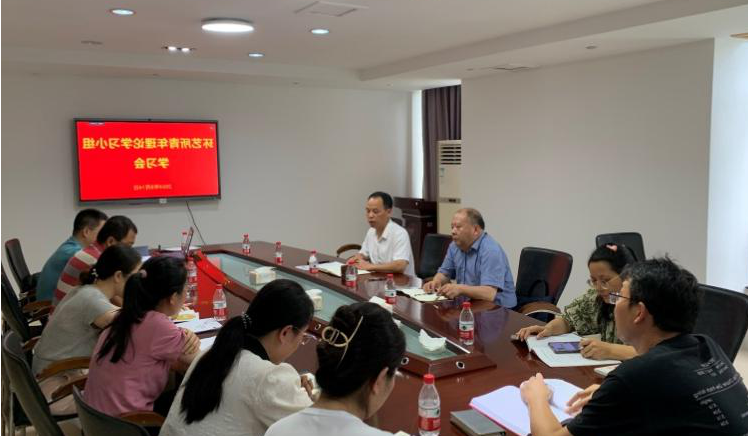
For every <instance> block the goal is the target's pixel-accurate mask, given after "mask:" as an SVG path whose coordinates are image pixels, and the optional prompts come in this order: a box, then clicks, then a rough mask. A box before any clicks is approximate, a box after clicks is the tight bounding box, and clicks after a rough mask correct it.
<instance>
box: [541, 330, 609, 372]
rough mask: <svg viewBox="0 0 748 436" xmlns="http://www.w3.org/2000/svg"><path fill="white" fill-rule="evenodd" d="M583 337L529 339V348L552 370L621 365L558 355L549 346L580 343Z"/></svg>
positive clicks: (569, 334)
mask: <svg viewBox="0 0 748 436" xmlns="http://www.w3.org/2000/svg"><path fill="white" fill-rule="evenodd" d="M580 340H582V337H581V336H579V335H577V334H576V333H566V334H565V335H557V336H549V337H546V338H542V339H538V338H537V337H536V336H530V337H528V338H527V348H529V349H530V351H532V352H534V353H535V355H536V356H538V358H539V359H540V360H542V361H543V363H545V364H546V365H548V366H550V367H551V368H560V367H566V366H603V365H612V364H615V363H621V361H620V360H593V359H587V358H586V357H582V354H581V353H568V354H558V353H554V352H553V350H551V347H549V346H548V343H549V342H579V341H580Z"/></svg>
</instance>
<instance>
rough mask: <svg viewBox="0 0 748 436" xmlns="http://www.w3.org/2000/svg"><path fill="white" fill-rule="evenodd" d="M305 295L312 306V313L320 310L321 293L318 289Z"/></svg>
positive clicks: (311, 290)
mask: <svg viewBox="0 0 748 436" xmlns="http://www.w3.org/2000/svg"><path fill="white" fill-rule="evenodd" d="M306 294H307V295H308V296H309V298H310V299H311V300H312V303H313V304H314V311H315V312H317V311H320V310H322V291H320V290H319V289H310V290H308V291H306Z"/></svg>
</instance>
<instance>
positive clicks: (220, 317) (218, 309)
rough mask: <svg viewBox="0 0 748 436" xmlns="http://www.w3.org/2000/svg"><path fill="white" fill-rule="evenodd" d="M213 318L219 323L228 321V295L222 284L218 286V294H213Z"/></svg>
mask: <svg viewBox="0 0 748 436" xmlns="http://www.w3.org/2000/svg"><path fill="white" fill-rule="evenodd" d="M213 318H215V319H216V321H218V322H224V321H226V295H225V294H224V293H223V285H222V284H220V283H219V284H217V285H216V292H215V293H214V294H213Z"/></svg>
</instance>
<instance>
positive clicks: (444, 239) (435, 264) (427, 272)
mask: <svg viewBox="0 0 748 436" xmlns="http://www.w3.org/2000/svg"><path fill="white" fill-rule="evenodd" d="M451 242H452V236H450V235H442V234H439V233H429V234H427V235H426V237H425V238H424V240H423V251H421V262H420V265H418V271H417V275H418V277H420V278H422V279H423V280H424V281H427V280H429V279H431V278H433V277H434V276H435V275H436V273H437V272H438V271H439V267H440V266H441V265H442V262H444V257H445V256H446V255H447V249H448V248H449V244H450V243H451Z"/></svg>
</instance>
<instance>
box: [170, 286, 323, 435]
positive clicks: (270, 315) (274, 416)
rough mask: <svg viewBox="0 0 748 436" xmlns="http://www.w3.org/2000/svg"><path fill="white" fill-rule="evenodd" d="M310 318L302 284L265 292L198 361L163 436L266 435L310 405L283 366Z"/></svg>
mask: <svg viewBox="0 0 748 436" xmlns="http://www.w3.org/2000/svg"><path fill="white" fill-rule="evenodd" d="M313 312H314V307H313V305H312V302H311V300H310V299H309V297H308V296H307V294H306V292H304V289H303V288H302V287H301V286H300V285H299V284H298V283H296V282H294V281H291V280H284V279H279V280H274V281H272V282H270V283H268V284H267V285H265V286H264V287H263V288H262V290H260V292H258V293H257V295H256V296H255V298H254V299H253V300H252V303H251V304H250V305H249V308H247V311H246V312H245V313H244V314H243V315H242V316H237V317H234V318H231V319H230V320H229V321H228V322H227V323H226V324H225V325H224V326H223V328H222V329H221V330H220V331H219V332H218V336H217V337H216V340H215V342H214V343H213V346H212V347H211V348H210V349H208V351H206V352H205V353H204V354H203V355H202V356H201V357H199V358H198V359H195V362H193V364H192V366H191V367H190V369H189V370H188V372H187V375H186V376H185V379H184V382H183V383H182V386H181V387H180V388H179V392H178V393H177V396H176V398H175V399H174V403H173V404H172V406H171V410H169V415H168V416H167V418H166V422H165V423H164V425H163V427H162V428H161V433H160V434H161V436H187V435H190V436H208V435H220V436H233V435H261V434H264V433H265V430H267V428H268V426H269V425H270V424H272V423H274V422H275V421H277V420H278V419H280V418H282V417H284V416H286V415H289V414H291V413H293V412H296V411H298V410H301V409H303V408H305V407H308V406H310V405H311V404H312V401H311V399H310V394H309V392H310V391H311V389H310V388H309V387H307V386H305V387H304V388H302V379H301V378H300V377H299V374H298V373H297V372H296V370H295V369H294V368H293V367H292V366H291V365H289V364H287V363H283V361H284V360H286V358H288V357H289V356H290V355H291V354H293V353H294V351H296V349H297V348H298V347H299V345H300V344H301V343H302V342H303V341H304V340H305V337H306V335H307V333H305V331H306V329H307V327H308V325H309V322H310V321H311V320H312V314H313ZM303 384H304V385H306V384H307V383H306V381H304V382H303ZM301 433H303V431H302V432H301Z"/></svg>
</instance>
